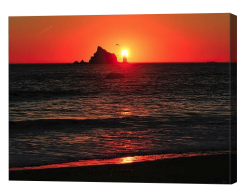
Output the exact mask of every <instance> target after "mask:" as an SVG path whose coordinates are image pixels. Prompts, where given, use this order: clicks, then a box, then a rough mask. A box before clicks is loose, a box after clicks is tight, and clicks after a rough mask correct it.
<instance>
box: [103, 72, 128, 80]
mask: <svg viewBox="0 0 250 195" xmlns="http://www.w3.org/2000/svg"><path fill="white" fill-rule="evenodd" d="M122 78H125V76H124V75H123V74H119V73H110V74H108V75H107V76H106V79H122Z"/></svg>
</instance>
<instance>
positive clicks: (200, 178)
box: [9, 155, 236, 184]
mask: <svg viewBox="0 0 250 195" xmlns="http://www.w3.org/2000/svg"><path fill="white" fill-rule="evenodd" d="M232 158H233V159H234V158H235V155H232ZM235 166H236V163H235V162H234V160H233V161H232V167H235ZM229 169H230V165H229V155H212V156H197V157H186V158H176V159H164V160H157V161H151V162H140V163H131V164H121V165H101V166H86V167H85V166H81V167H72V168H57V169H40V170H25V171H10V172H9V179H10V180H26V181H30V180H32V181H86V182H146V183H151V182H154V183H155V182H157V183H216V184H230V183H234V182H236V181H232V180H231V179H230V175H229V173H230V171H229ZM233 170H234V169H233ZM232 175H236V173H235V172H232ZM233 178H236V177H235V176H234V177H233Z"/></svg>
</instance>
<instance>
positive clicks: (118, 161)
mask: <svg viewBox="0 0 250 195" xmlns="http://www.w3.org/2000/svg"><path fill="white" fill-rule="evenodd" d="M228 153H229V151H214V152H193V153H182V154H155V155H144V156H133V157H131V156H129V157H122V158H113V159H93V160H80V161H76V162H67V163H61V164H50V165H41V166H27V167H12V168H10V169H9V170H10V171H21V170H37V169H55V168H67V167H81V166H97V165H112V164H113V165H114V164H129V163H135V162H145V161H155V160H163V159H172V158H180V157H194V156H209V155H218V154H228Z"/></svg>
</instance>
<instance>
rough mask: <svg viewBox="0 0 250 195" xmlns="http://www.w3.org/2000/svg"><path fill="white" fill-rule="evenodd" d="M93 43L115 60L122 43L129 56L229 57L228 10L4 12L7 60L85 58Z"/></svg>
mask: <svg viewBox="0 0 250 195" xmlns="http://www.w3.org/2000/svg"><path fill="white" fill-rule="evenodd" d="M117 43H118V44H119V45H120V46H116V44H117ZM97 46H101V47H103V48H104V49H106V50H107V51H109V52H111V53H115V54H116V56H117V58H118V61H120V62H122V56H121V51H122V50H123V49H126V50H128V51H129V56H128V61H129V62H207V61H217V62H229V61H230V14H157V15H107V16H36V17H9V62H10V63H72V62H74V61H76V60H78V61H80V60H82V59H83V60H84V61H87V62H88V61H89V59H90V57H91V56H92V55H93V53H95V52H96V49H97ZM232 61H236V56H233V57H232Z"/></svg>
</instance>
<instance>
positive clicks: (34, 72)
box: [9, 63, 236, 167]
mask: <svg viewBox="0 0 250 195" xmlns="http://www.w3.org/2000/svg"><path fill="white" fill-rule="evenodd" d="M230 66H233V65H230ZM230 66H229V64H228V63H227V64H226V63H214V64H213V63H203V64H199V63H192V64H191V63H189V64H187V63H183V64H181V63H172V64H171V63H168V64H164V63H162V64H161V63H141V64H139V63H138V64H124V65H122V64H119V65H107V64H106V65H104V64H103V65H94V64H93V65H88V64H84V65H72V64H46V65H42V64H36V65H34V64H33V65H29V64H26V65H25V64H22V65H9V121H10V122H9V124H10V128H9V166H10V167H24V166H39V165H49V164H53V163H67V162H74V161H79V160H87V159H92V160H93V159H110V158H119V157H126V156H140V155H155V154H179V153H190V152H191V153H196V152H197V153H201V152H211V151H229V150H230V145H231V142H236V138H234V137H233V139H231V137H230V131H229V129H230V125H231V124H230V118H231V104H232V101H231V98H230V97H231V96H230V92H232V91H231V88H230V82H231V78H230V77H231V76H230V69H231V68H232V67H230ZM235 66H236V65H235ZM112 72H115V73H121V74H123V75H124V76H125V78H121V79H106V75H108V74H109V73H112ZM234 85H236V84H235V83H234ZM235 145H236V144H235Z"/></svg>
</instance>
